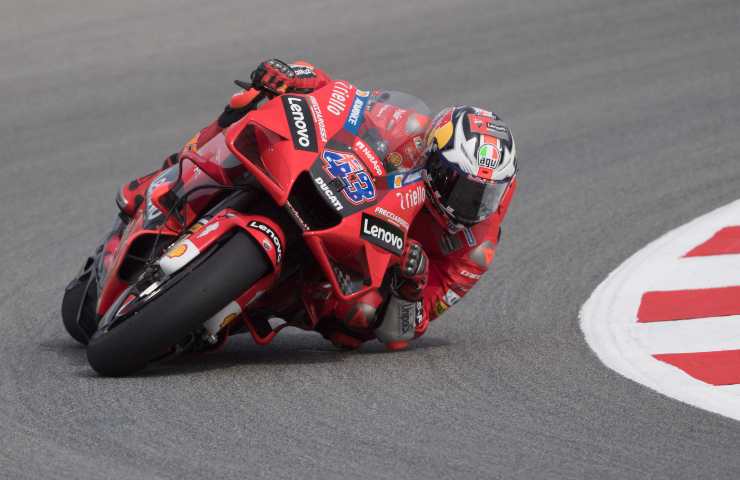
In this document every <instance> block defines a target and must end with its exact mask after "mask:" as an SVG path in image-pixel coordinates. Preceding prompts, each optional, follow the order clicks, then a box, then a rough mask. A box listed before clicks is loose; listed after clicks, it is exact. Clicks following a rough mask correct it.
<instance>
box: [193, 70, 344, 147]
mask: <svg viewBox="0 0 740 480" xmlns="http://www.w3.org/2000/svg"><path fill="white" fill-rule="evenodd" d="M275 62H279V61H275V60H267V61H265V62H262V63H260V64H259V65H258V66H257V68H256V69H255V70H254V72H252V75H251V78H252V83H253V84H255V86H264V87H265V89H266V90H268V91H269V92H270V94H271V95H281V94H282V93H310V92H312V91H314V90H317V89H319V88H321V87H323V86H325V85H326V84H328V83H329V82H331V77H329V75H327V74H326V72H324V71H323V70H321V69H319V68H317V67H315V66H314V65H312V64H310V63H308V62H306V61H304V60H299V61H297V62H294V63H291V64H289V65H288V64H282V62H279V64H282V65H287V67H288V68H289V71H288V73H285V72H283V71H282V70H281V69H277V68H276V67H275V65H277V64H278V63H275ZM283 70H287V69H283ZM290 71H292V74H290ZM257 93H258V92H257V91H256V90H254V89H249V90H242V91H240V92H237V93H235V94H234V95H232V96H231V100H229V103H228V104H227V105H226V107H225V108H224V111H223V112H222V113H221V115H219V116H218V118H217V119H216V120H214V121H213V122H211V124H210V125H208V126H207V127H205V128H204V129H202V130H201V131H200V132H198V133H196V134H195V136H194V137H193V138H192V139H190V141H188V142H187V143H186V144H185V146H184V147H183V150H190V149H198V148H200V147H202V146H203V145H205V144H206V143H207V142H208V141H209V140H211V139H212V138H213V137H215V136H216V135H218V134H219V133H221V132H222V131H223V130H224V129H225V128H227V127H228V126H229V125H231V124H232V123H234V122H236V121H238V120H240V119H241V118H242V117H244V116H245V115H246V114H247V113H249V112H250V111H251V110H253V109H254V108H255V107H257V105H258V104H259V102H260V101H261V97H257Z"/></svg>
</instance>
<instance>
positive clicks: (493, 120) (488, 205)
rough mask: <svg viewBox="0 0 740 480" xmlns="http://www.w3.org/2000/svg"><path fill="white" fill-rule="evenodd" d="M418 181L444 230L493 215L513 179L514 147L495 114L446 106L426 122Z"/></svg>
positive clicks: (507, 128)
mask: <svg viewBox="0 0 740 480" xmlns="http://www.w3.org/2000/svg"><path fill="white" fill-rule="evenodd" d="M427 148H428V153H429V157H428V159H427V166H426V173H425V175H424V179H425V181H426V184H427V188H429V190H430V193H431V195H430V197H431V200H432V203H433V205H434V206H435V207H436V209H437V210H438V213H441V214H442V216H443V218H438V220H439V221H443V222H445V223H444V225H446V226H448V227H449V226H451V225H450V224H452V226H469V225H473V224H476V223H478V222H482V221H483V220H485V219H486V218H488V217H489V216H490V215H491V214H492V213H493V212H495V211H496V210H497V209H498V207H499V205H500V203H501V199H502V198H503V196H504V193H505V192H506V190H507V189H508V188H509V185H510V184H511V181H512V180H513V179H514V177H515V175H516V172H517V166H516V146H515V144H514V137H512V136H511V131H510V130H509V127H507V126H506V125H505V124H504V123H503V122H502V121H501V119H500V118H499V117H498V116H496V114H494V113H492V112H489V111H487V110H482V109H480V108H475V107H468V106H463V107H450V108H446V109H444V110H442V111H441V112H440V113H439V114H438V115H437V116H436V117H435V118H434V120H432V123H431V126H430V127H429V131H428V134H427Z"/></svg>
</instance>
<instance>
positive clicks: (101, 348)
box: [87, 231, 271, 376]
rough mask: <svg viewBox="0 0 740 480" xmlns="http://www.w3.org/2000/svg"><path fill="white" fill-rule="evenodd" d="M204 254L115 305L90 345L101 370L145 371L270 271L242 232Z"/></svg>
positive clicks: (95, 364)
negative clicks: (148, 364) (162, 279)
mask: <svg viewBox="0 0 740 480" xmlns="http://www.w3.org/2000/svg"><path fill="white" fill-rule="evenodd" d="M202 255H204V257H203V258H196V259H195V260H194V261H193V263H192V265H193V266H191V265H189V266H187V267H185V268H184V269H183V270H181V271H179V272H177V273H176V274H174V275H173V276H172V277H171V278H168V279H166V280H164V282H162V283H161V284H160V283H159V282H156V281H152V283H151V285H149V286H144V287H145V288H143V287H142V286H135V287H134V289H133V290H132V289H129V290H128V291H127V292H125V293H124V294H123V295H122V296H121V298H120V299H119V301H118V302H115V304H114V305H113V306H112V307H111V312H109V314H107V315H106V316H105V317H104V319H103V320H102V321H101V325H100V327H99V329H98V331H97V332H96V333H95V335H94V336H93V337H92V339H91V340H90V343H89V344H88V346H87V360H88V362H89V363H90V366H91V367H92V368H93V369H94V370H95V371H96V372H98V373H99V374H101V375H105V376H123V375H128V374H131V373H134V372H136V371H138V370H141V369H142V368H144V367H145V366H146V365H147V363H149V362H151V361H152V360H154V359H156V358H159V357H161V356H162V355H164V354H166V353H167V352H169V351H171V350H172V348H173V347H175V346H176V345H177V344H178V343H180V342H181V341H182V340H183V339H185V338H187V337H188V335H190V334H192V333H193V332H195V331H197V330H198V329H199V328H200V327H201V326H202V325H203V323H204V322H205V321H206V320H208V319H209V318H210V317H212V316H213V315H215V314H216V313H217V312H218V311H219V310H221V309H222V308H223V307H224V306H225V305H227V304H228V303H229V302H231V301H233V300H234V299H235V298H237V297H238V296H239V295H240V294H242V293H244V292H245V291H246V290H248V289H249V287H251V286H252V285H253V284H254V283H255V282H256V281H257V280H259V279H260V278H262V277H263V276H265V275H266V274H267V273H268V272H269V271H270V269H271V266H270V264H269V263H268V262H267V259H266V258H265V255H264V253H263V251H262V249H261V248H260V247H259V246H258V245H257V244H256V243H255V241H254V239H252V237H250V236H249V235H247V234H246V233H244V232H241V231H237V232H236V233H235V234H234V235H233V236H232V237H231V238H229V239H228V240H226V241H225V242H224V243H223V244H221V245H217V246H214V247H213V248H211V249H210V250H209V251H207V252H205V253H204V254H202ZM120 312H123V313H120ZM106 319H107V320H108V321H106Z"/></svg>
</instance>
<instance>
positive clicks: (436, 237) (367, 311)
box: [118, 60, 516, 349]
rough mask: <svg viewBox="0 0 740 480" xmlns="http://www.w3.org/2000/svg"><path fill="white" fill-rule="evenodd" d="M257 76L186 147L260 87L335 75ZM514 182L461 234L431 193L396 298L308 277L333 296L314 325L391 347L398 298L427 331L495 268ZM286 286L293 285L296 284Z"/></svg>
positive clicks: (264, 72)
mask: <svg viewBox="0 0 740 480" xmlns="http://www.w3.org/2000/svg"><path fill="white" fill-rule="evenodd" d="M251 80H252V85H253V86H255V87H257V88H258V89H259V90H255V89H247V90H244V91H241V92H238V93H236V94H234V95H233V96H232V98H231V100H230V101H229V103H228V105H227V106H226V107H225V109H224V111H223V113H221V115H219V117H218V118H217V119H216V120H214V121H213V122H212V123H211V124H210V125H208V126H207V127H205V128H203V129H202V130H200V131H199V132H198V133H197V134H196V135H195V136H194V137H193V138H192V139H191V140H190V141H189V142H187V143H186V145H185V146H184V147H183V151H185V150H188V149H193V150H197V149H199V148H200V147H202V146H203V145H205V144H206V143H207V142H208V141H210V140H211V139H212V138H214V137H215V136H216V135H218V134H219V133H221V132H222V131H223V130H224V129H226V128H227V127H228V126H230V125H231V124H233V123H234V122H236V121H238V120H239V119H241V118H243V117H244V116H245V115H246V114H247V113H248V112H249V111H251V110H253V109H255V108H257V107H258V106H259V105H260V104H261V102H262V101H264V99H265V97H264V94H259V93H258V92H259V91H268V92H269V94H270V96H277V95H281V94H283V93H310V92H312V91H313V90H316V89H319V88H321V87H323V86H325V85H327V84H329V83H330V82H331V81H332V80H331V78H330V77H329V76H328V75H327V74H326V73H325V72H323V71H322V70H320V69H318V68H316V67H315V66H313V65H311V64H309V63H307V62H303V61H300V62H295V63H293V64H290V65H288V64H285V63H283V62H280V61H277V60H270V61H266V62H263V63H262V64H260V65H259V66H258V68H257V69H256V70H255V71H254V72H253V74H252V77H251ZM245 86H246V85H245ZM177 160H178V154H173V155H170V156H169V157H167V159H165V162H164V165H163V168H167V167H169V166H171V165H173V164H174V163H176V162H177ZM160 171H161V170H160ZM157 173H159V172H154V173H153V174H150V175H147V176H145V177H142V178H140V179H137V180H134V181H133V182H131V183H129V184H128V185H124V187H123V189H122V190H121V194H119V197H118V198H119V199H118V204H119V207H120V208H121V210H122V212H123V213H124V214H125V215H128V216H132V215H133V213H134V212H135V211H136V209H137V208H138V207H139V205H140V203H141V202H142V201H143V198H144V194H145V192H146V188H147V187H148V184H149V183H150V182H151V180H152V179H153V178H155V176H156V174H157ZM515 189H516V181H513V182H512V183H511V185H510V186H509V188H508V190H507V191H506V193H505V194H504V195H503V198H502V200H501V202H500V206H499V208H498V210H497V211H496V212H494V213H493V214H492V215H490V216H489V217H488V218H487V219H486V220H484V221H482V222H480V223H478V224H475V225H472V226H469V227H466V228H462V229H459V230H458V231H457V232H456V233H451V232H450V229H448V228H446V227H444V226H442V225H441V224H440V222H439V221H438V218H439V216H438V212H437V215H436V216H435V215H434V214H433V209H434V208H436V207H435V206H433V205H432V204H431V202H430V201H429V200H428V199H427V200H426V204H425V208H424V209H422V210H421V211H420V212H419V214H418V215H417V216H416V218H415V220H414V222H413V224H412V225H411V226H410V228H409V241H408V242H407V248H405V250H404V252H403V254H402V262H401V269H399V270H398V271H397V272H395V274H396V275H397V277H398V278H397V279H396V280H397V281H396V282H395V283H394V286H393V288H392V289H391V290H392V291H391V294H390V300H388V298H386V297H384V296H383V295H380V294H379V293H378V292H371V293H369V294H366V295H364V296H362V297H360V298H359V299H355V300H353V301H340V300H337V299H332V298H330V294H329V293H327V291H326V284H325V282H316V284H315V285H310V284H309V285H306V284H304V285H303V287H304V288H303V294H302V295H303V296H304V297H305V296H311V295H313V296H314V297H316V296H318V297H321V298H326V299H327V301H326V302H325V304H324V306H325V308H320V309H319V310H320V311H319V312H318V313H317V314H316V316H318V317H320V320H319V321H318V323H317V324H315V325H312V327H313V328H314V329H315V330H316V331H318V332H320V333H321V334H322V335H323V336H324V337H325V338H327V339H328V340H330V341H331V342H333V343H334V344H335V345H337V346H340V347H345V348H357V347H359V346H360V345H361V344H362V343H363V342H365V341H368V340H371V339H375V338H379V339H381V340H382V341H384V343H385V344H386V346H387V347H388V348H391V349H400V348H405V346H406V345H407V342H406V341H395V340H394V339H393V338H390V339H385V338H381V337H383V335H381V333H380V332H381V331H382V323H383V322H385V321H386V319H385V317H387V316H389V315H387V313H388V310H389V308H390V307H389V304H392V303H393V301H394V300H393V299H394V298H395V299H400V300H401V301H405V302H407V303H413V304H414V305H415V308H416V311H415V313H414V315H413V327H414V331H413V334H412V335H411V336H410V338H418V337H420V336H421V335H423V334H424V333H425V332H426V330H427V328H428V325H429V322H430V321H433V320H435V319H436V318H438V317H439V316H441V315H442V314H443V313H445V312H446V311H447V310H448V309H449V308H450V307H451V306H452V305H454V304H456V303H457V302H459V301H460V299H461V298H462V297H464V296H465V295H466V294H467V293H468V292H469V291H470V290H471V289H472V288H473V287H474V286H475V284H476V283H477V282H478V281H479V280H480V279H481V277H482V276H483V275H484V274H485V273H486V271H487V270H488V268H489V267H490V265H491V263H492V262H493V259H494V256H495V251H496V247H497V244H498V241H499V238H500V234H501V223H502V221H503V219H504V217H505V216H506V212H507V210H508V206H509V203H510V201H511V198H512V196H513V194H514V191H515ZM428 195H429V194H428V193H427V196H428ZM435 217H436V218H435ZM286 290H290V286H289V287H288V288H287V289H286ZM294 291H295V290H294ZM278 295H279V294H278ZM270 296H271V295H269V294H268V295H265V297H270ZM282 298H285V297H282ZM265 300H268V299H267V298H265ZM304 303H306V302H305V298H304ZM314 303H315V302H314ZM287 320H288V321H289V322H290V320H289V319H287ZM297 326H300V325H297Z"/></svg>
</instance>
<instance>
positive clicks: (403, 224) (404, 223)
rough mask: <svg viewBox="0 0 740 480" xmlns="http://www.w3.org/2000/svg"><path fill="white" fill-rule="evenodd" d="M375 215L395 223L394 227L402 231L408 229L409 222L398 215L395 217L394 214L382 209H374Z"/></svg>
mask: <svg viewBox="0 0 740 480" xmlns="http://www.w3.org/2000/svg"><path fill="white" fill-rule="evenodd" d="M375 213H376V214H378V215H380V216H381V217H385V218H387V219H388V220H390V221H391V222H393V223H395V224H396V225H398V226H400V227H402V228H403V229H404V230H408V229H409V222H407V221H406V220H404V219H403V218H401V217H400V216H399V215H396V214H395V213H393V212H391V211H388V210H386V209H385V208H383V207H376V208H375Z"/></svg>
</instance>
